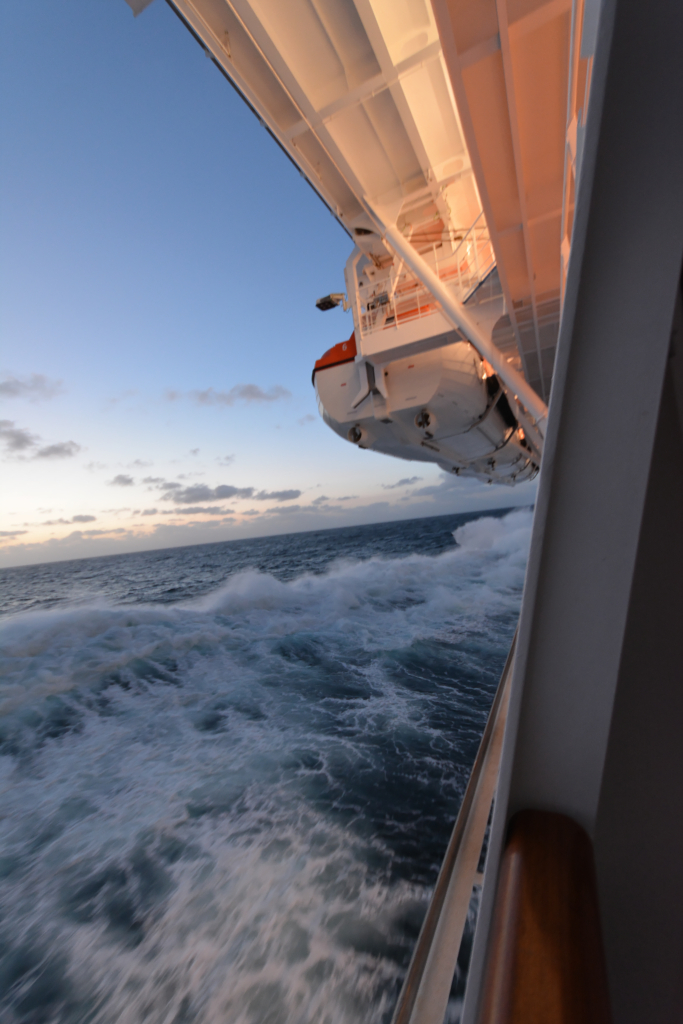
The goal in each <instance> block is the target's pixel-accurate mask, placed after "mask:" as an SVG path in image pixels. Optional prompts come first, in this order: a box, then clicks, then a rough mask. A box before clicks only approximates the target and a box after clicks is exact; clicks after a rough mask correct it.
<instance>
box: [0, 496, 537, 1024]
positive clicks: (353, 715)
mask: <svg viewBox="0 0 683 1024" xmlns="http://www.w3.org/2000/svg"><path fill="white" fill-rule="evenodd" d="M530 526H531V513H529V512H514V513H511V514H510V515H508V516H506V517H504V518H502V519H496V518H488V517H483V518H481V519H479V520H477V521H475V522H472V523H468V524H467V525H466V526H465V527H462V528H460V529H459V530H457V531H456V532H455V539H456V542H457V546H456V547H454V548H453V549H451V550H449V551H447V552H445V553H443V554H440V555H437V556H430V557H427V556H421V555H409V556H407V557H405V558H372V559H369V560H366V561H364V562H352V561H346V562H338V563H335V564H333V565H332V566H331V567H330V568H329V569H328V571H327V572H325V573H324V574H321V575H317V576H315V575H308V576H302V577H299V578H298V579H295V580H293V581H290V582H286V583H283V582H281V581H278V580H277V579H275V578H274V577H273V576H270V575H268V574H265V573H258V572H255V571H247V572H243V573H240V574H237V575H235V576H233V577H232V578H231V579H229V580H228V581H227V583H226V584H225V585H224V586H222V587H221V588H220V589H218V590H217V591H215V592H214V593H212V594H210V595H207V596H205V597H202V598H199V599H196V600H193V601H188V602H185V603H183V604H182V605H173V606H168V605H137V606H132V605H128V606H125V607H123V606H116V605H112V604H109V603H107V602H105V601H95V600H93V601H91V602H90V603H89V604H88V606H86V607H84V606H83V605H78V606H72V607H66V608H64V607H62V608H58V609H55V610H52V611H42V612H30V613H25V614H20V615H15V616H13V617H8V618H7V619H5V620H4V621H2V622H0V647H1V649H2V655H1V657H2V665H1V666H0V667H1V669H2V673H3V679H4V682H3V684H2V691H0V692H1V694H2V697H3V699H4V704H3V706H2V711H3V712H4V717H3V716H0V731H1V730H5V731H4V733H1V735H0V739H1V738H2V736H3V735H4V736H5V740H6V745H7V750H8V751H9V753H10V755H11V756H9V757H4V758H0V762H1V763H2V776H1V777H0V815H1V816H2V818H3V822H4V833H3V840H2V844H3V845H2V849H0V854H1V856H0V869H2V870H6V873H7V879H6V881H5V883H0V894H1V899H2V902H3V909H4V915H5V916H4V920H5V921H9V922H11V932H10V933H8V934H7V935H6V936H5V937H4V938H5V940H6V941H7V942H8V943H9V944H10V946H11V948H12V949H13V950H15V949H16V948H19V949H21V950H24V949H28V950H29V953H27V954H26V956H27V957H28V961H27V962H31V963H33V967H32V968H31V971H29V973H28V974H27V975H26V977H25V978H24V977H23V976H22V977H20V978H18V980H16V982H15V988H13V989H12V992H13V993H14V995H13V996H12V998H13V999H14V1003H13V1006H17V1005H19V1001H20V1000H21V998H24V996H23V995H22V993H24V994H25V993H26V992H28V993H29V994H30V991H31V985H32V984H33V982H34V981H35V979H36V978H40V977H43V978H54V981H53V982H52V983H53V986H55V989H54V990H55V991H56V992H57V996H55V997H54V1000H53V1003H52V1004H51V1005H52V1010H51V1013H52V1016H51V1017H49V1019H50V1020H51V1021H54V1022H55V1024H57V1022H59V1024H62V1022H66V1021H67V1020H69V1019H71V1020H75V1019H82V1018H84V1017H85V1016H87V1017H88V1019H91V1020H92V1021H93V1022H96V1024H110V1022H114V1021H121V1022H122V1024H137V1022H138V1021H142V1020H143V1019H144V1020H146V1021H149V1022H150V1024H171V1022H175V1024H185V1022H186V1021H187V1022H188V1024H189V1022H190V1021H198V1022H199V1021H201V1022H202V1024H214V1022H215V1024H219V1022H221V1024H223V1022H224V1021H230V1022H231V1024H308V1022H309V1021H310V1022H311V1024H312V1022H314V1021H315V1022H316V1024H317V1022H320V1021H324V1022H329V1024H346V1022H347V1021H348V1022H350V1021H352V1020H358V1019H359V1018H361V1017H362V1018H363V1019H364V1020H367V1021H368V1022H378V1021H380V1020H381V1019H382V1018H383V1016H385V1015H386V1012H387V1010H388V1008H389V1007H390V1005H391V1001H392V1000H393V999H394V998H395V993H396V988H397V986H398V984H399V982H400V978H401V975H402V970H403V968H402V966H401V963H402V962H405V961H406V960H407V957H408V955H409V944H410V938H409V934H408V932H407V931H406V922H407V921H413V923H414V922H415V920H416V914H417V911H418V910H419V908H420V907H421V906H424V900H425V898H426V895H427V891H426V888H425V883H424V881H420V880H419V879H418V880H413V881H406V880H405V873H404V874H402V873H401V871H399V870H398V869H397V867H396V865H397V864H399V866H400V862H401V858H402V857H407V856H408V854H403V853H401V842H402V841H403V840H402V830H403V832H405V834H406V836H407V837H408V839H410V835H409V833H410V830H411V828H413V827H414V826H413V825H411V824H410V822H408V821H407V819H405V818H404V817H402V816H401V814H400V813H397V814H396V815H395V820H394V819H392V818H391V813H389V812H387V815H388V816H387V822H388V826H391V829H392V830H393V831H391V829H390V831H388V832H386V834H385V835H384V836H383V837H380V836H379V835H377V834H375V832H374V831H373V828H375V824H376V823H375V822H374V820H373V819H372V814H371V812H370V811H369V810H368V806H370V805H371V804H372V801H373V800H374V801H375V807H376V808H379V809H380V810H379V811H377V813H378V814H379V813H380V811H381V812H382V813H384V805H385V804H386V806H387V807H390V806H391V800H392V799H393V800H397V801H399V807H400V806H401V805H400V801H401V800H403V799H404V797H405V799H406V800H408V796H409V794H411V793H412V799H413V803H414V804H415V807H416V808H417V809H416V811H415V814H416V815H419V814H421V813H422V810H421V808H422V806H423V805H424V807H426V808H427V810H426V811H425V814H426V815H427V817H426V818H425V824H423V825H420V827H419V828H418V829H417V832H418V833H419V836H420V841H421V842H422V843H424V841H425V837H426V836H427V834H428V831H429V828H431V827H432V825H433V822H432V824H430V821H431V819H429V815H430V814H431V815H432V817H433V816H434V815H435V814H436V813H442V812H439V811H438V808H439V807H442V806H445V805H443V800H444V799H445V797H444V794H446V795H447V794H449V793H450V794H451V798H452V799H455V797H456V795H457V793H458V792H459V791H460V789H459V787H461V781H462V779H461V776H460V775H458V770H456V768H455V767H454V751H453V749H452V747H451V746H449V744H450V743H452V739H450V738H449V737H450V735H451V734H450V732H449V730H452V728H453V724H452V721H451V719H452V718H453V717H456V718H457V717H458V715H459V716H461V717H462V718H463V722H465V719H466V718H467V715H468V714H469V715H471V713H472V712H471V708H470V706H469V704H471V700H472V696H473V694H474V695H475V696H476V694H477V692H478V689H479V690H481V692H482V693H483V694H484V696H483V697H482V698H481V700H482V701H483V704H482V707H483V708H484V709H485V704H486V693H490V685H491V684H490V681H489V683H488V684H487V685H488V686H489V690H486V687H485V686H484V684H483V683H482V682H481V664H482V658H483V659H484V661H485V659H486V657H487V656H488V655H489V654H490V652H492V651H493V652H496V651H497V652H498V653H499V655H500V656H501V657H502V655H503V653H504V646H505V639H504V637H501V636H499V635H497V634H498V633H499V632H500V629H501V625H500V624H501V622H506V623H507V624H508V625H507V633H506V634H505V635H506V636H508V638H509V632H510V630H511V628H512V623H513V621H514V618H515V615H516V611H517V608H518V603H519V595H520V588H521V585H522V581H523V575H524V567H525V562H526V555H527V548H528V541H529V533H530ZM491 623H493V626H492V625H491ZM420 644H422V645H427V647H424V646H423V648H420V647H419V645H420ZM430 644H431V645H432V646H431V647H430V646H429V645H430ZM439 644H443V645H445V646H444V651H445V653H443V654H442V653H439V652H440V651H441V648H440V647H439ZM414 645H418V648H417V654H415V656H414V658H413V655H412V653H411V652H412V651H413V648H414ZM458 645H460V646H458ZM477 645H479V646H477ZM479 648H481V649H482V650H483V651H484V654H483V655H482V656H481V658H479V661H477V658H478V657H479V655H478V654H477V651H478V650H479ZM423 649H424V650H425V651H426V652H427V653H426V654H425V655H424V656H423V655H422V654H420V651H422V650H423ZM456 654H457V656H458V657H459V658H460V659H461V661H460V662H459V663H458V664H459V665H461V667H462V670H463V672H465V673H467V672H469V676H468V679H469V682H468V684H467V686H468V687H469V689H468V690H467V693H466V697H467V699H465V697H463V696H462V694H461V693H460V691H459V690H458V688H457V686H456V685H455V684H454V683H453V682H452V680H451V681H449V680H447V683H448V686H446V684H444V683H443V682H441V681H440V677H439V672H441V671H442V669H443V667H444V666H445V665H447V663H448V659H449V658H455V657H456ZM429 657H432V658H433V659H436V660H435V662H434V665H435V668H434V669H433V670H432V668H430V665H429V664H428V662H427V659H428V658H429ZM411 658H412V659H413V660H411ZM439 659H441V660H439ZM471 666H474V668H472V667H471ZM475 670H476V671H475ZM444 671H445V669H444ZM463 692H464V691H463ZM468 701H469V704H468ZM444 709H445V710H448V712H449V715H450V716H451V719H449V716H448V715H446V714H445V710H444ZM484 713H485V710H484V711H480V715H481V714H484ZM477 722H480V719H476V720H475V719H472V724H471V725H467V723H466V722H465V724H461V725H459V728H460V729H461V733H460V735H462V736H463V737H465V739H467V740H468V742H470V743H472V742H476V729H477V727H478V726H477ZM468 730H469V731H468ZM392 786H393V787H394V788H393V790H392V788H391V787H392ZM321 793H322V796H321ZM392 793H396V794H397V795H395V796H392ZM434 800H437V801H438V800H441V801H442V803H441V804H434V805H433V806H434V807H436V810H429V808H430V807H432V804H430V803H429V801H434ZM365 801H367V802H368V803H367V805H366V803H365ZM406 806H407V805H406ZM392 813H393V812H392ZM415 820H418V819H417V818H416V819H415ZM388 826H387V827H388ZM392 844H393V845H392ZM174 851H176V852H175V853H174ZM427 856H429V854H427ZM435 856H436V854H435ZM3 865H4V867H3ZM418 916H419V915H418ZM1 938H2V936H0V939H1ZM31 951H34V952H31ZM12 955H14V953H13V954H12ZM31 956H33V957H34V960H33V961H31ZM60 957H61V959H60ZM15 960H16V957H15ZM13 962H14V961H13ZM16 962H19V961H18V960H17V961H16ZM41 972H42V973H41ZM50 972H52V974H51V973H50ZM45 985H47V990H49V984H48V983H47V982H45ZM45 985H44V988H45ZM22 986H23V988H22ZM59 986H61V988H60V987H59ZM27 998H28V997H27ZM60 1000H61V1002H60ZM60 1006H61V1007H62V1009H61V1010H60V1009H59V1007H60ZM1 1012H2V1008H0V1013H1ZM7 1012H13V1011H10V1010H8V1011H7ZM69 1014H70V1015H71V1016H69ZM79 1015H80V1016H79ZM45 1019H48V1017H46V1018H45Z"/></svg>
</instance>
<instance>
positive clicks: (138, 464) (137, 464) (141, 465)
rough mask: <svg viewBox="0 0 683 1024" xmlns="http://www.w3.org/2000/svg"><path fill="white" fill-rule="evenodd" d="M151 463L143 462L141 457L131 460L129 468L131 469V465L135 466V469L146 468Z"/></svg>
mask: <svg viewBox="0 0 683 1024" xmlns="http://www.w3.org/2000/svg"><path fill="white" fill-rule="evenodd" d="M151 465H152V463H151V462H143V460H142V459H134V460H133V462H131V463H130V464H129V468H130V469H132V468H133V466H135V467H136V468H137V469H148V468H149V467H150V466H151Z"/></svg>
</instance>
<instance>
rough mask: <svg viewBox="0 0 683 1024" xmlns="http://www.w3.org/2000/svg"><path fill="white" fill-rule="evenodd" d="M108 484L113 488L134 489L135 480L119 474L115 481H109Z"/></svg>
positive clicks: (124, 474)
mask: <svg viewBox="0 0 683 1024" xmlns="http://www.w3.org/2000/svg"><path fill="white" fill-rule="evenodd" d="M148 479H149V478H148ZM108 482H109V483H110V484H111V485H112V486H113V487H132V486H133V484H134V483H135V480H133V477H132V476H128V475H127V474H126V473H119V474H118V475H117V476H115V477H114V479H113V480H109V481H108Z"/></svg>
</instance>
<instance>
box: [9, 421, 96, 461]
mask: <svg viewBox="0 0 683 1024" xmlns="http://www.w3.org/2000/svg"><path fill="white" fill-rule="evenodd" d="M0 441H2V443H3V444H4V445H5V449H6V451H8V452H11V453H15V452H28V451H30V450H31V449H33V448H37V447H38V445H39V444H40V438H39V437H38V435H37V434H32V433H31V431H30V430H26V429H25V428H24V427H17V426H16V424H15V422H14V420H0ZM80 451H82V448H81V446H80V444H76V442H75V441H59V442H58V443H57V444H48V445H45V447H43V448H39V449H38V451H37V452H35V453H34V454H33V456H32V458H34V459H68V458H71V456H73V455H77V454H78V452H80Z"/></svg>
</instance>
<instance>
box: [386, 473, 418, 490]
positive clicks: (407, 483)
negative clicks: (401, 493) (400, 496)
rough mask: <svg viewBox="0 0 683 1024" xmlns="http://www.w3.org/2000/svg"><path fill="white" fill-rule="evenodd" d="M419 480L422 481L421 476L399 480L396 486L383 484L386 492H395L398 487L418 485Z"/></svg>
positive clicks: (405, 477)
mask: <svg viewBox="0 0 683 1024" xmlns="http://www.w3.org/2000/svg"><path fill="white" fill-rule="evenodd" d="M418 480H422V477H421V476H404V477H403V479H402V480H399V481H398V482H397V483H395V484H382V487H383V488H384V490H385V491H395V490H396V488H397V487H410V485H411V484H416V483H417V482H418Z"/></svg>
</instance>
